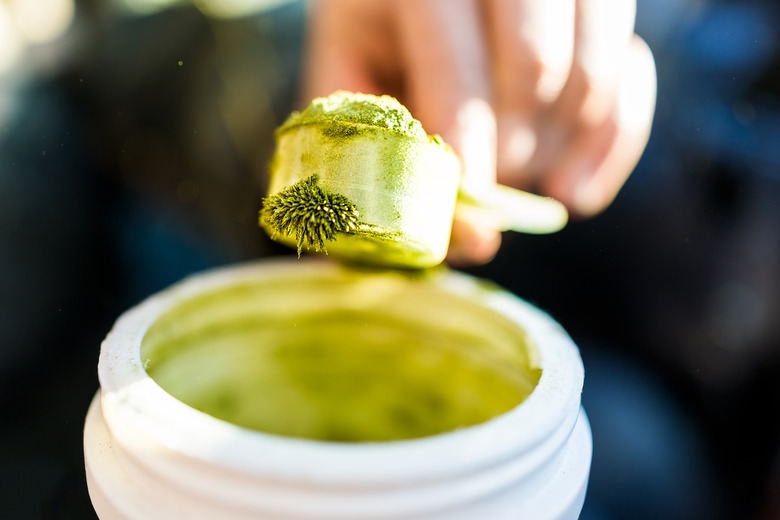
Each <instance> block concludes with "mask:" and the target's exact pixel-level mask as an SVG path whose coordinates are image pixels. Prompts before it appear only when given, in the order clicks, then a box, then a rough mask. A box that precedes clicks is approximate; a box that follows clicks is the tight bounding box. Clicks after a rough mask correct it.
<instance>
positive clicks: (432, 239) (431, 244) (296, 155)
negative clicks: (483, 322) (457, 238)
mask: <svg viewBox="0 0 780 520" xmlns="http://www.w3.org/2000/svg"><path fill="white" fill-rule="evenodd" d="M269 169H270V184H269V188H268V197H267V198H265V199H264V207H263V209H262V210H261V212H260V225H261V226H262V227H263V228H264V229H265V230H266V231H267V232H268V234H269V235H270V236H271V237H272V238H273V239H274V240H277V241H279V242H282V243H285V244H287V245H290V246H293V247H297V248H298V252H299V254H300V252H301V251H302V250H304V249H307V250H312V249H313V250H315V251H320V252H326V253H327V254H329V255H337V256H339V257H341V258H345V259H348V260H351V261H355V262H360V263H364V264H371V265H381V266H389V267H404V268H425V267H432V266H435V265H437V264H439V263H441V262H442V261H443V260H444V257H445V255H446V253H447V247H448V245H449V239H450V228H451V226H452V219H453V217H454V214H455V211H456V207H457V211H458V212H459V213H460V212H463V213H464V215H466V213H467V212H469V211H480V212H487V213H488V214H489V215H490V216H491V218H494V219H495V222H496V227H497V229H501V230H508V229H512V230H515V231H523V232H531V233H549V232H554V231H557V230H559V229H561V228H562V227H563V226H564V225H565V224H566V221H567V214H566V210H565V208H564V207H563V205H561V204H560V203H558V202H557V201H554V200H552V199H549V198H545V197H539V196H536V195H532V194H530V193H525V192H522V191H519V190H514V189H511V188H506V187H503V186H498V185H496V186H495V187H494V188H491V189H488V190H482V191H480V192H479V193H469V192H467V191H466V190H465V189H464V188H462V187H461V186H460V178H461V175H460V162H459V161H458V158H457V157H456V155H455V154H454V153H453V151H452V149H451V148H450V147H449V146H448V145H446V144H445V143H444V142H443V141H442V140H441V138H439V137H438V136H428V135H427V134H426V133H425V131H424V130H423V128H422V125H421V124H420V122H419V121H417V120H415V119H414V118H413V117H412V116H411V114H410V113H409V111H408V110H406V108H405V107H403V105H401V104H400V103H399V102H398V101H397V100H395V99H394V98H392V97H389V96H381V97H377V96H370V95H365V94H353V93H347V92H337V93H335V94H333V95H331V96H328V97H327V98H317V99H315V100H314V101H312V103H311V104H310V105H309V106H308V107H307V108H306V109H305V110H303V111H302V112H294V113H293V114H292V115H291V116H290V117H289V118H288V119H287V121H286V122H285V123H284V124H283V125H282V126H281V127H279V129H278V130H277V132H276V151H275V153H274V156H273V159H272V161H271V165H270V168H269Z"/></svg>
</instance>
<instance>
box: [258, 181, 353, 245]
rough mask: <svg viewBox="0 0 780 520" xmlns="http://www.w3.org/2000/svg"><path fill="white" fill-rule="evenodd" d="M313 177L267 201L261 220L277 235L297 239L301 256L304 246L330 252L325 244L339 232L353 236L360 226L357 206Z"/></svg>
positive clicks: (265, 200) (266, 199)
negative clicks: (324, 186)
mask: <svg viewBox="0 0 780 520" xmlns="http://www.w3.org/2000/svg"><path fill="white" fill-rule="evenodd" d="M317 180H318V176H317V175H316V174H315V175H312V176H310V177H307V178H305V179H302V180H300V181H298V182H296V183H295V184H293V185H291V186H288V187H287V188H285V189H283V190H281V191H280V192H278V193H276V194H274V195H271V196H269V197H266V198H265V199H263V209H262V211H261V213H260V221H261V222H262V221H263V220H265V221H266V222H267V223H268V225H269V226H270V227H271V228H272V229H273V230H274V233H280V234H286V235H290V236H294V237H295V240H296V242H297V245H298V256H301V251H302V250H303V248H304V246H305V247H307V248H314V250H315V251H318V252H319V251H322V252H325V253H327V250H326V249H325V242H327V241H331V240H334V239H335V238H336V234H337V233H349V232H351V231H354V230H355V229H356V228H357V225H358V217H359V212H358V209H357V207H356V206H355V204H353V203H352V202H351V201H350V200H349V199H348V198H347V197H345V196H343V195H341V194H339V193H331V192H329V191H326V190H324V189H322V188H321V187H320V186H317Z"/></svg>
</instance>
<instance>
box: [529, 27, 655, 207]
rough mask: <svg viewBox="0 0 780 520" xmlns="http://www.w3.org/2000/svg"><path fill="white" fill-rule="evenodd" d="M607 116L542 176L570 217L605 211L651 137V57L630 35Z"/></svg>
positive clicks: (653, 76) (653, 93)
mask: <svg viewBox="0 0 780 520" xmlns="http://www.w3.org/2000/svg"><path fill="white" fill-rule="evenodd" d="M621 71H622V73H621V76H620V81H619V83H618V91H617V96H616V101H615V103H614V105H613V108H612V110H611V112H610V116H609V117H608V118H607V119H606V120H605V121H604V122H603V123H602V124H601V125H600V126H599V127H598V128H597V129H595V130H593V131H582V132H580V133H579V134H578V135H577V136H576V138H575V139H574V141H573V143H572V146H571V148H570V149H569V151H568V152H567V153H566V154H565V156H564V157H563V158H562V160H561V161H560V162H559V163H558V164H556V165H554V166H553V167H552V169H551V171H550V175H549V176H547V177H546V178H545V181H544V184H543V187H544V190H545V192H546V193H547V194H549V195H551V196H553V197H555V198H557V199H558V200H560V201H561V202H563V203H564V204H566V205H567V206H568V207H569V208H570V209H571V210H572V211H573V212H574V213H576V214H579V215H581V216H591V215H594V214H596V213H598V212H600V211H602V210H603V209H604V208H606V207H607V206H608V205H609V204H610V203H611V202H612V200H613V199H614V198H615V196H616V195H617V193H618V191H619V190H620V188H621V187H622V186H623V184H624V183H625V181H626V179H627V178H628V176H629V175H630V173H631V171H632V170H633V169H634V167H635V166H636V163H637V162H638V161H639V158H640V157H641V155H642V152H643V151H644V148H645V146H646V144H647V140H648V138H649V136H650V127H651V125H652V120H653V113H654V110H655V98H656V71H655V63H654V60H653V56H652V53H651V51H650V49H649V48H648V47H647V44H645V42H644V41H642V40H641V39H640V38H639V37H637V36H635V37H634V38H633V40H632V42H631V44H630V46H629V50H628V52H627V53H626V57H625V60H624V62H623V64H622V67H621Z"/></svg>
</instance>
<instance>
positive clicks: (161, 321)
mask: <svg viewBox="0 0 780 520" xmlns="http://www.w3.org/2000/svg"><path fill="white" fill-rule="evenodd" d="M291 271H292V272H291V273H290V276H278V273H277V275H275V276H273V277H269V278H268V279H254V280H252V281H243V282H241V283H239V284H236V285H232V286H227V287H223V288H219V289H216V290H211V291H209V292H205V293H202V294H199V295H197V296H194V297H190V298H189V299H185V300H183V301H179V302H177V303H176V304H175V305H174V306H172V307H171V308H170V309H168V310H167V311H166V312H165V313H163V314H162V315H161V316H160V317H159V318H158V319H157V320H156V321H155V322H154V323H153V324H152V326H151V327H150V328H149V330H148V331H147V332H146V334H145V336H144V339H143V341H142V345H141V359H142V360H143V362H144V367H145V368H146V370H147V372H148V373H149V375H150V376H151V377H152V379H154V380H155V381H156V382H157V384H159V385H160V386H161V387H162V388H163V389H164V390H165V391H167V392H168V393H170V394H171V395H173V396H174V397H176V398H177V399H179V400H180V401H182V402H184V403H186V404H187V405H189V406H192V407H193V408H196V409H198V410H200V411H202V412H205V413H207V414H209V415H212V416H214V417H216V418H218V419H222V420H225V421H228V422H230V423H233V424H236V425H239V426H242V427H245V428H249V429H254V430H258V431H261V432H265V433H270V434H276V435H281V436H287V437H297V438H304V439H313V440H321V441H334V442H376V441H392V440H403V439H413V438H419V437H426V436H430V435H435V434H439V433H444V432H448V431H452V430H455V429H458V428H463V427H468V426H472V425H476V424H479V423H482V422H485V421H487V420H489V419H491V418H493V417H496V416H498V415H501V414H503V413H505V412H507V411H509V410H511V409H512V408H514V407H515V406H517V405H518V404H520V403H521V402H522V401H523V400H524V399H525V398H526V397H527V396H528V395H529V394H530V393H531V392H532V391H533V389H534V388H535V386H536V384H537V383H538V381H539V377H540V375H541V370H540V369H539V368H538V367H537V366H535V364H534V363H532V361H531V360H533V359H536V356H535V354H534V346H533V345H531V344H530V342H529V340H528V338H527V335H526V334H525V332H524V331H523V330H522V329H521V328H520V327H519V326H518V325H517V324H515V323H514V322H512V321H511V320H510V319H508V318H506V317H504V316H502V315H501V314H499V313H497V312H495V311H493V310H490V309H487V308H485V307H484V306H481V305H479V303H478V302H475V301H471V300H469V299H466V298H463V297H460V296H457V295H455V294H452V293H450V292H448V291H446V290H444V289H443V288H441V287H439V286H437V285H435V284H432V283H427V282H426V280H425V276H426V275H413V274H404V273H399V272H385V271H376V272H374V271H365V272H364V271H359V272H358V271H350V270H340V271H332V270H326V271H324V272H322V273H317V272H312V271H306V272H305V273H303V274H302V273H300V272H299V273H295V271H296V270H295V269H291ZM421 276H422V277H421ZM485 290H491V289H485Z"/></svg>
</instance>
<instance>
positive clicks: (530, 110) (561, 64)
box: [484, 0, 575, 186]
mask: <svg viewBox="0 0 780 520" xmlns="http://www.w3.org/2000/svg"><path fill="white" fill-rule="evenodd" d="M484 7H485V19H486V24H487V26H488V27H489V29H490V30H489V34H490V55H491V60H492V65H493V80H494V92H495V101H494V103H495V104H494V106H495V109H496V113H497V117H498V156H497V158H498V172H499V173H498V174H499V180H500V181H501V182H504V183H507V184H513V185H515V186H522V185H523V184H524V183H525V182H527V181H528V179H527V178H525V177H524V176H523V168H524V166H525V165H526V164H527V162H528V161H529V160H530V158H531V157H532V156H533V154H534V152H535V150H536V146H537V142H536V134H535V125H536V122H537V119H538V117H539V115H540V112H542V111H544V110H545V109H546V108H547V107H548V106H549V105H550V104H551V103H553V102H554V101H555V100H556V99H557V98H558V96H559V95H560V93H561V91H562V89H563V87H564V85H565V83H566V79H567V78H568V76H569V70H570V68H571V63H572V58H573V53H574V14H575V0H547V1H544V2H540V1H537V0H487V1H486V2H485V5H484ZM526 173H527V172H526Z"/></svg>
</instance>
